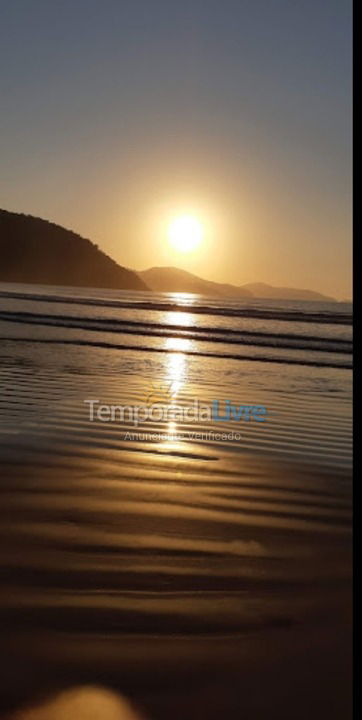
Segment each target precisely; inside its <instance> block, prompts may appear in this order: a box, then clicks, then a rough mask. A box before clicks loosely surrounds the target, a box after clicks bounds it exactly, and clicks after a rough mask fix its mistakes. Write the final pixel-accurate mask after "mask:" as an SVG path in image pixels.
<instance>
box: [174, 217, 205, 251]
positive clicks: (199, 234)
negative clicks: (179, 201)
mask: <svg viewBox="0 0 362 720" xmlns="http://www.w3.org/2000/svg"><path fill="white" fill-rule="evenodd" d="M167 234H168V241H169V243H170V245H171V247H172V248H173V249H174V250H177V251H178V252H183V253H188V252H192V251H193V250H196V248H197V247H198V246H199V245H200V243H201V241H202V238H203V226H202V224H201V222H200V221H199V220H198V219H197V218H196V217H194V216H193V215H180V216H179V217H176V218H174V220H172V221H171V222H170V224H169V226H168V233H167Z"/></svg>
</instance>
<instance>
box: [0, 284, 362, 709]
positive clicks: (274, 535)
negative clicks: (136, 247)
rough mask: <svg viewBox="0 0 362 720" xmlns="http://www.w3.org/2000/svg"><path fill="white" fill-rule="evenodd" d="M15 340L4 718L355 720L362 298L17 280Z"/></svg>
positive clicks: (4, 489) (5, 456)
mask: <svg viewBox="0 0 362 720" xmlns="http://www.w3.org/2000/svg"><path fill="white" fill-rule="evenodd" d="M0 337H1V350H0V356H1V358H0V360H1V365H0V386H1V395H0V398H1V400H0V458H1V486H0V492H1V500H2V502H1V523H0V532H1V535H2V543H1V551H0V572H1V589H0V624H1V634H2V637H3V650H2V655H3V659H4V660H6V662H4V668H5V669H4V672H3V676H2V681H1V701H2V708H3V711H4V712H5V711H8V710H10V709H11V708H14V707H16V706H18V705H21V704H22V703H25V704H26V703H28V702H32V701H34V699H36V698H38V697H41V696H43V695H44V694H46V693H47V692H53V691H55V690H57V689H62V688H66V687H69V686H74V685H85V684H86V685H98V686H103V687H107V688H112V689H114V690H116V691H118V692H121V693H124V694H125V695H126V696H128V697H130V698H131V699H132V700H133V701H134V702H135V703H136V705H137V706H138V707H139V708H140V709H141V710H142V712H143V713H144V715H145V716H146V717H149V718H150V720H153V719H154V720H158V719H160V720H163V719H164V718H165V719H166V718H170V717H173V718H191V719H192V718H196V717H197V718H200V717H203V718H205V720H214V718H219V717H231V718H232V717H236V718H239V717H242V716H245V717H248V718H250V719H251V720H252V719H253V718H258V719H263V718H267V717H268V718H270V717H278V718H284V717H285V718H287V717H288V718H289V717H290V716H291V715H293V717H294V718H307V717H308V718H309V719H310V718H318V719H319V720H320V719H322V718H328V719H329V720H330V719H331V718H336V720H337V718H345V717H348V714H349V712H350V702H351V700H350V660H351V658H350V656H351V617H350V615H351V462H352V458H351V362H352V358H351V352H352V347H351V340H352V338H351V306H350V305H348V304H347V303H317V302H293V303H292V302H284V303H282V302H277V301H266V300H263V301H256V300H253V301H252V300H248V299H245V300H235V299H233V300H232V301H231V300H230V301H228V300H225V299H221V298H217V299H210V298H202V297H198V296H192V295H186V294H166V293H165V294H160V295H156V294H152V295H151V294H150V293H138V292H133V293H132V292H128V293H127V292H124V293H122V292H121V293H120V292H117V291H100V290H91V289H82V290H76V289H74V288H59V287H50V286H49V287H46V286H30V285H22V286H20V285H17V286H15V285H14V286H12V285H8V284H5V283H4V284H2V285H1V287H0ZM92 408H93V412H91V410H92ZM99 408H101V410H99ZM112 408H113V410H112Z"/></svg>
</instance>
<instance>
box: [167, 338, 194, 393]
mask: <svg viewBox="0 0 362 720" xmlns="http://www.w3.org/2000/svg"><path fill="white" fill-rule="evenodd" d="M165 347H166V348H167V350H176V351H177V352H172V353H170V354H169V355H167V356H166V367H165V382H166V383H169V384H170V385H171V387H172V396H173V398H176V396H177V395H178V393H179V392H180V390H181V388H182V387H183V386H184V385H185V383H186V377H187V357H186V355H184V354H183V353H182V352H179V351H180V350H181V351H182V350H189V349H190V348H192V341H191V340H187V339H186V338H167V339H166V341H165Z"/></svg>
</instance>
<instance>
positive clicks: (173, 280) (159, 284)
mask: <svg viewBox="0 0 362 720" xmlns="http://www.w3.org/2000/svg"><path fill="white" fill-rule="evenodd" d="M138 274H139V276H140V277H141V279H142V280H144V281H145V283H146V284H147V285H148V287H149V288H150V289H151V290H155V291H156V292H189V293H196V294H198V295H213V296H218V295H220V296H221V297H252V296H253V293H252V292H250V290H246V289H245V290H244V289H243V288H238V287H236V286H235V285H228V284H226V283H217V282H212V281H211V280H203V279H202V278H200V277H198V276H197V275H193V274H192V273H190V272H187V271H186V270H180V268H175V267H153V268H150V269H149V270H143V271H142V272H139V273H138Z"/></svg>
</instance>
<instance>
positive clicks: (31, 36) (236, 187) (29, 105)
mask: <svg viewBox="0 0 362 720" xmlns="http://www.w3.org/2000/svg"><path fill="white" fill-rule="evenodd" d="M0 88H1V133H0V144H1V174H0V189H1V196H0V207H2V208H4V209H7V210H13V211H18V212H25V213H29V214H32V215H38V216H40V217H43V218H47V219H50V220H52V221H54V222H57V223H59V224H61V225H63V226H65V227H67V228H70V229H73V230H75V231H76V232H79V233H80V234H81V235H84V236H86V237H89V238H90V239H91V240H93V241H94V242H96V243H98V244H99V246H100V247H101V248H102V249H104V250H105V252H107V253H108V254H110V255H111V256H112V257H114V259H116V260H117V261H118V262H120V263H121V264H123V265H126V266H128V267H132V268H135V269H137V270H142V269H145V268H147V267H151V266H154V265H176V266H178V267H183V268H185V269H187V270H190V271H191V272H195V273H197V274H199V275H201V276H203V277H206V278H208V279H211V280H217V281H224V282H232V283H235V284H243V283H246V282H257V281H260V282H269V283H271V284H274V285H288V286H294V287H306V288H310V289H314V290H319V291H321V292H325V293H328V294H330V295H333V296H335V297H338V298H348V297H350V293H351V280H350V278H351V4H350V2H348V1H347V0H328V1H326V0H303V1H301V0H182V1H180V2H170V0H62V2H55V0H3V1H2V2H1V9H0ZM180 215H182V216H183V215H188V216H191V217H195V218H196V219H197V220H198V221H199V222H200V224H201V226H202V229H203V238H202V242H201V243H200V244H199V245H198V247H197V249H196V250H195V251H194V252H190V253H181V252H180V253H179V252H178V251H177V249H175V246H172V245H171V244H170V243H169V242H168V241H167V233H168V231H169V224H170V222H171V221H172V220H173V219H174V218H177V217H178V216H180Z"/></svg>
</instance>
